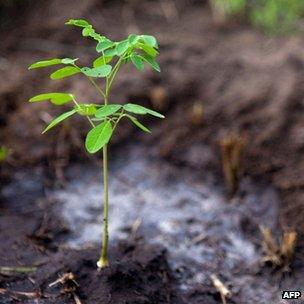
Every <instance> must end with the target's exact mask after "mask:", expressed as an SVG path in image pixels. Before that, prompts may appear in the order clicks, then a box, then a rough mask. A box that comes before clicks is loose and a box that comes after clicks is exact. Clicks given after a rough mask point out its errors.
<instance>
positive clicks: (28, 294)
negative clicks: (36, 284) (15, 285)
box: [0, 288, 40, 299]
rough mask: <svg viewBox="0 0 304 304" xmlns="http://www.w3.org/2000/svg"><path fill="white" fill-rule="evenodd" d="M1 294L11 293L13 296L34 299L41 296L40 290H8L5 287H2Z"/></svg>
mask: <svg viewBox="0 0 304 304" xmlns="http://www.w3.org/2000/svg"><path fill="white" fill-rule="evenodd" d="M0 294H2V295H5V294H9V295H13V296H23V297H26V298H28V299H34V298H39V297H40V293H39V291H36V292H26V291H13V290H8V289H4V288H0Z"/></svg>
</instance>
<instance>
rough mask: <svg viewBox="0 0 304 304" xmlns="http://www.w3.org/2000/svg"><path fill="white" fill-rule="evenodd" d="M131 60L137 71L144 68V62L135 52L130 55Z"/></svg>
mask: <svg viewBox="0 0 304 304" xmlns="http://www.w3.org/2000/svg"><path fill="white" fill-rule="evenodd" d="M131 61H132V63H133V64H134V65H135V67H136V68H137V69H138V70H139V71H142V70H143V69H144V63H143V61H142V59H141V57H140V56H138V55H137V54H132V55H131Z"/></svg>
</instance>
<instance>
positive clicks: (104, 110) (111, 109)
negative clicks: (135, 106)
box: [95, 104, 122, 118]
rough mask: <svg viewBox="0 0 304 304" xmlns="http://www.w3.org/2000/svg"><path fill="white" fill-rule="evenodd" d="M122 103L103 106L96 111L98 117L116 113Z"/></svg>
mask: <svg viewBox="0 0 304 304" xmlns="http://www.w3.org/2000/svg"><path fill="white" fill-rule="evenodd" d="M121 107H122V106H121V105H119V104H109V105H105V106H102V107H101V108H100V109H98V110H97V112H96V113H95V117H96V118H103V117H106V116H109V115H112V114H114V113H116V112H117V111H118V110H119V109H121Z"/></svg>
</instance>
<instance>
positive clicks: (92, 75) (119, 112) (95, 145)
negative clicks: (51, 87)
mask: <svg viewBox="0 0 304 304" xmlns="http://www.w3.org/2000/svg"><path fill="white" fill-rule="evenodd" d="M66 24H68V25H72V26H76V27H79V28H81V29H82V36H84V37H89V38H92V39H93V40H95V42H96V51H97V53H99V56H98V57H97V58H96V59H95V60H94V61H93V63H92V66H91V67H81V66H80V65H79V64H78V58H75V59H72V58H54V59H48V60H43V61H38V62H35V63H33V64H32V65H30V66H29V69H37V68H44V67H50V66H53V67H58V66H60V65H61V67H60V68H59V69H57V70H55V71H54V72H52V73H51V75H50V78H51V79H53V80H57V79H63V78H66V77H69V76H72V75H77V74H81V75H83V76H85V77H86V78H87V79H88V80H89V82H90V83H91V84H92V85H93V87H94V88H95V89H96V90H97V93H98V94H99V96H100V99H101V101H102V102H101V103H82V102H80V101H79V100H78V99H77V98H76V96H75V95H73V94H71V93H62V92H56V93H43V94H40V95H37V96H34V97H32V98H31V99H30V100H29V101H30V102H40V101H49V102H51V103H52V104H54V105H55V106H62V105H65V104H67V103H71V104H72V108H71V109H70V110H69V111H67V112H64V113H63V114H61V115H59V116H58V117H56V118H55V119H54V120H52V121H51V122H50V124H49V125H48V126H47V127H46V128H45V129H44V131H43V133H45V132H47V131H49V130H50V129H52V128H53V127H55V126H56V125H58V124H59V123H61V122H63V121H64V120H66V119H68V118H70V117H71V116H73V115H75V114H79V115H81V116H84V117H86V119H87V120H88V122H89V125H90V127H91V129H90V130H89V132H88V133H87V136H86V139H85V147H86V150H87V151H88V152H89V153H96V152H98V151H100V150H101V149H102V155H103V189H104V193H103V195H104V200H103V238H102V248H101V253H100V258H99V260H98V262H97V266H98V267H99V268H102V267H105V266H107V265H108V264H109V262H108V255H107V249H108V238H109V234H108V213H109V191H108V143H109V141H110V139H111V137H112V135H113V132H114V131H115V130H116V128H117V126H118V124H119V122H120V121H121V120H122V119H128V120H130V121H131V122H132V123H133V124H134V125H135V126H136V127H138V128H139V129H141V130H142V131H144V132H148V133H150V130H149V129H148V128H147V127H146V126H144V125H143V124H142V123H141V122H140V121H139V120H138V119H137V117H136V116H134V115H145V114H149V115H152V116H155V117H157V118H164V116H163V115H162V114H160V113H158V112H156V111H153V110H151V109H148V108H146V107H143V106H141V105H138V104H134V103H127V104H124V105H122V104H118V103H115V104H113V103H110V102H109V96H110V93H111V89H112V86H113V83H114V80H115V77H116V75H117V73H118V72H119V70H120V68H121V67H122V66H123V65H124V64H128V63H132V64H133V65H134V66H135V68H136V69H137V70H139V71H142V70H143V69H144V66H145V64H147V65H149V66H150V67H152V69H154V70H156V71H157V72H160V67H159V65H158V63H157V61H156V60H155V58H156V57H157V55H158V43H157V40H156V38H155V37H153V36H150V35H133V34H132V35H129V36H128V37H127V38H126V39H124V40H121V41H117V42H114V41H112V40H110V39H109V38H107V37H105V36H103V35H101V34H98V33H97V32H96V31H95V30H94V28H93V26H92V25H91V24H89V23H88V22H87V21H86V20H83V19H77V20H75V19H72V20H69V21H68V22H67V23H66ZM100 79H101V80H102V83H101V84H99V83H98V81H100Z"/></svg>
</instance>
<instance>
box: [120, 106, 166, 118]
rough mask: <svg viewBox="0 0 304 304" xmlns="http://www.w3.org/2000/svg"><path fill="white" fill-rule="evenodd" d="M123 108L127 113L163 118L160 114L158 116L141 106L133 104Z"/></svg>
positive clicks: (156, 113)
mask: <svg viewBox="0 0 304 304" xmlns="http://www.w3.org/2000/svg"><path fill="white" fill-rule="evenodd" d="M123 107H124V109H125V110H126V111H127V112H131V113H135V114H141V115H142V114H150V115H152V116H155V117H158V118H165V116H164V115H162V114H160V113H158V112H156V111H153V110H150V109H148V108H145V107H143V106H141V105H137V104H134V103H127V104H125V105H124V106H123Z"/></svg>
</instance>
